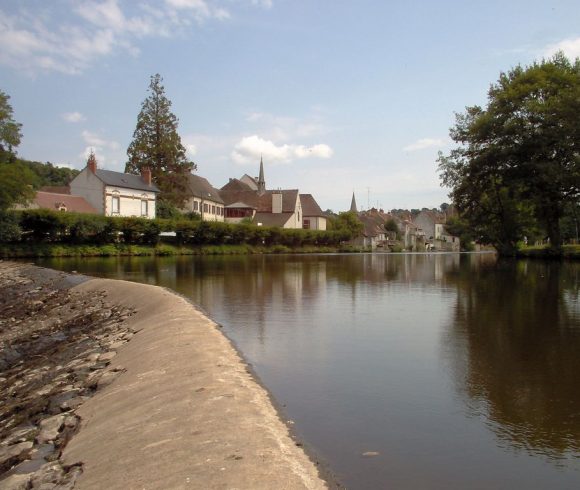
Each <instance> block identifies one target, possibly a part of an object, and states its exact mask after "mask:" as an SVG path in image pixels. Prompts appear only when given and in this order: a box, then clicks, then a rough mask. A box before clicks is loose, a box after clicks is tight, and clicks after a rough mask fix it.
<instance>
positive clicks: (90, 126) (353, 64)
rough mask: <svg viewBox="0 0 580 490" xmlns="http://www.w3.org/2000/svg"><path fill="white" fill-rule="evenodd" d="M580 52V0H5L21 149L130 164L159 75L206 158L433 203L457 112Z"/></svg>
mask: <svg viewBox="0 0 580 490" xmlns="http://www.w3.org/2000/svg"><path fill="white" fill-rule="evenodd" d="M557 50H562V51H564V53H565V54H566V55H567V56H569V57H570V58H575V57H577V56H580V5H579V4H578V0H573V1H572V0H571V1H568V0H562V1H557V0H556V1H548V0H542V1H536V0H525V1H524V0H509V1H506V0H501V1H499V0H497V1H496V0H487V1H466V0H462V1H459V0H457V1H451V0H439V1H436V2H435V1H412V0H409V1H406V2H403V1H397V2H394V1H390V0H383V1H379V0H374V1H372V0H357V1H354V0H318V1H317V0H83V1H75V0H50V1H46V0H20V1H17V0H0V90H2V91H4V92H5V93H7V94H8V95H9V96H10V97H11V99H10V103H11V105H12V107H13V109H14V117H15V119H16V120H17V121H18V122H20V123H21V124H22V133H23V138H22V142H21V145H20V146H19V148H18V149H17V150H18V153H19V155H20V156H21V157H23V158H27V159H30V160H38V161H50V162H52V163H53V164H56V165H59V166H68V167H71V168H76V169H82V168H83V167H84V166H85V165H86V159H87V155H88V153H89V152H90V151H91V149H93V150H94V151H95V153H96V156H97V160H98V163H99V166H100V167H101V168H106V169H110V170H117V171H124V167H125V163H126V160H127V155H126V151H127V147H128V146H129V144H130V142H131V140H132V136H133V132H134V130H135V125H136V121H137V115H138V113H139V111H140V109H141V103H142V102H143V100H144V99H145V98H146V97H147V88H148V86H149V81H150V77H151V76H152V75H153V74H155V73H159V74H161V76H162V77H163V84H164V86H165V93H166V95H167V97H168V98H169V99H170V100H171V102H172V112H173V113H174V114H175V115H176V116H177V118H178V119H179V127H178V132H179V134H180V136H181V140H182V143H183V144H184V146H185V147H186V148H187V152H188V155H189V156H190V157H191V158H192V159H193V161H195V162H196V163H197V166H198V170H197V173H198V174H199V175H201V176H203V177H205V178H207V179H208V180H209V181H210V182H211V184H212V185H214V187H218V188H219V187H221V186H223V185H224V184H225V183H227V182H228V178H231V177H241V176H242V175H244V174H245V173H247V174H249V175H252V176H255V175H257V174H258V169H259V162H260V155H263V160H264V168H265V177H266V185H267V187H268V188H271V189H275V188H286V189H300V192H302V193H311V194H313V195H314V196H315V198H316V200H317V201H318V203H319V205H320V206H321V208H322V209H329V208H330V209H332V210H334V211H343V210H347V209H348V208H349V207H350V201H351V197H352V193H353V192H354V193H355V195H356V199H357V202H358V204H359V208H362V209H367V208H369V207H381V208H384V209H386V210H390V209H393V208H407V209H411V208H422V207H428V208H433V207H438V206H439V205H440V204H441V203H443V202H449V198H448V192H449V191H448V189H445V188H442V187H441V186H440V179H439V175H438V172H437V155H438V152H439V151H442V152H443V153H447V152H449V151H450V149H451V148H452V147H453V143H452V141H451V140H450V139H449V136H448V133H449V128H450V127H451V126H452V125H453V123H454V118H455V116H454V113H455V112H461V111H463V110H464V109H465V107H466V106H471V105H485V103H486V96H487V90H488V88H489V86H490V84H491V83H493V82H494V81H496V80H497V79H498V77H499V75H500V73H501V72H502V71H508V70H509V69H510V68H512V67H514V66H516V65H518V64H522V65H526V64H529V63H532V62H533V61H534V60H539V59H541V58H542V57H547V56H550V55H552V54H553V53H554V52H556V51H557Z"/></svg>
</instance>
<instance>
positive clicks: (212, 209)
mask: <svg viewBox="0 0 580 490" xmlns="http://www.w3.org/2000/svg"><path fill="white" fill-rule="evenodd" d="M211 214H215V206H212V207H211Z"/></svg>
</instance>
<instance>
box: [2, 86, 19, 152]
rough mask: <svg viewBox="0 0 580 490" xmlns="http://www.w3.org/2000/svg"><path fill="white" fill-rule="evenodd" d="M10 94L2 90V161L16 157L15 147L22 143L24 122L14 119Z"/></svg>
mask: <svg viewBox="0 0 580 490" xmlns="http://www.w3.org/2000/svg"><path fill="white" fill-rule="evenodd" d="M9 100H10V96H9V95H6V94H5V93H4V92H3V91H2V90H0V159H1V161H2V162H5V161H8V160H12V159H14V156H15V154H14V148H16V147H17V146H18V145H19V144H20V138H21V137H22V133H21V132H20V128H21V127H22V124H20V123H17V122H16V121H15V120H14V112H13V110H12V106H11V105H10V102H9Z"/></svg>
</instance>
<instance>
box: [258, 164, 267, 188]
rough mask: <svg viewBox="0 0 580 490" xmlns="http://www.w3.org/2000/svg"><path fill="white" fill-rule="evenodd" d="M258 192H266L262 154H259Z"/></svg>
mask: <svg viewBox="0 0 580 490" xmlns="http://www.w3.org/2000/svg"><path fill="white" fill-rule="evenodd" d="M258 192H259V193H260V194H263V193H264V192H266V181H265V180H264V162H263V160H262V155H260V176H259V177H258Z"/></svg>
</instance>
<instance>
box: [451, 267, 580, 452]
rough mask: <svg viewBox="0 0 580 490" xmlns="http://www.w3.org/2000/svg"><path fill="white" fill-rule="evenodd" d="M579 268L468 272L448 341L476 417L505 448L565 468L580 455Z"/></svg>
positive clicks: (455, 280)
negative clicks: (561, 463) (563, 464)
mask: <svg viewBox="0 0 580 490" xmlns="http://www.w3.org/2000/svg"><path fill="white" fill-rule="evenodd" d="M579 271H580V269H579V266H578V264H572V263H566V264H560V263H556V262H550V263H542V262H513V261H506V262H503V261H500V262H498V263H495V262H491V263H483V264H482V263H479V264H477V263H473V262H471V263H470V264H461V266H459V267H455V268H454V269H453V270H452V271H451V272H450V273H449V274H448V280H449V282H450V283H452V284H453V285H454V286H455V287H456V288H457V302H456V305H455V311H454V318H453V323H452V324H451V326H450V330H449V332H448V333H447V338H446V340H447V341H448V342H449V345H450V355H451V358H452V361H453V365H454V374H455V380H456V383H457V386H458V389H459V390H460V391H461V392H462V393H463V394H464V395H466V401H467V403H468V406H469V411H470V413H471V414H472V415H475V416H484V417H486V418H487V419H488V425H489V427H490V428H491V429H492V430H493V431H494V432H495V433H496V434H497V436H498V438H499V439H500V441H501V442H502V443H504V444H507V445H509V446H511V447H512V448H515V449H516V450H525V451H528V452H531V453H540V454H542V455H544V456H547V457H548V458H550V459H555V460H560V459H562V458H567V457H570V456H574V455H576V456H577V455H578V452H579V451H580V390H579V389H578V386H579V385H578V379H577V378H576V376H578V374H580V355H579V353H580V329H579V320H580V316H579V311H580V310H579V306H580V305H579V301H578V292H579V290H578V284H579V282H578V279H579V277H578V274H579Z"/></svg>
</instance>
